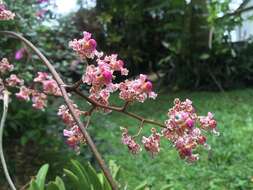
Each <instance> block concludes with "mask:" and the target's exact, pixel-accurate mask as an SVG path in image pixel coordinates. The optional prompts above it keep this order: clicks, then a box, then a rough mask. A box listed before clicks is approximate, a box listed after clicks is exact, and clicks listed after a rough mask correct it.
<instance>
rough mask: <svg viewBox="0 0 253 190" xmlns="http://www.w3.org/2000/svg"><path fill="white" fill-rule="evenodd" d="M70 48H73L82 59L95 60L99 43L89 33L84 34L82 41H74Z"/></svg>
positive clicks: (71, 42) (70, 43)
mask: <svg viewBox="0 0 253 190" xmlns="http://www.w3.org/2000/svg"><path fill="white" fill-rule="evenodd" d="M69 47H71V48H72V49H73V50H74V51H75V52H76V53H77V54H78V55H79V56H80V57H81V58H82V59H84V58H94V56H95V54H96V52H97V51H96V47H97V42H96V41H95V40H94V39H92V38H91V34H90V33H88V32H83V38H82V39H79V40H77V39H74V40H73V41H70V42H69Z"/></svg>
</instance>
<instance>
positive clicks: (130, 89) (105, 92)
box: [69, 32, 156, 112]
mask: <svg viewBox="0 0 253 190" xmlns="http://www.w3.org/2000/svg"><path fill="white" fill-rule="evenodd" d="M83 34H84V36H83V38H82V39H79V40H77V39H75V40H73V41H71V42H70V43H69V45H70V47H71V48H72V49H73V50H74V51H75V52H76V53H77V54H78V55H79V56H80V57H81V58H94V59H95V62H96V63H95V64H91V65H88V66H87V67H86V70H85V73H84V75H83V77H82V80H83V83H85V84H87V85H90V86H91V88H90V95H89V98H91V99H92V100H94V101H96V102H98V103H99V104H102V105H105V106H107V105H109V97H110V94H111V93H112V92H115V91H116V90H118V89H119V90H120V98H121V99H123V100H125V101H127V102H132V101H135V100H137V101H139V102H144V101H145V100H146V99H147V98H153V99H154V98H155V97H156V94H155V93H154V92H153V91H152V83H151V82H150V81H148V80H147V76H146V75H140V76H139V78H138V79H136V80H133V81H130V80H126V81H125V82H121V83H115V82H114V79H115V77H116V75H115V73H118V74H121V75H123V76H127V75H128V70H127V68H125V64H124V62H123V61H122V60H121V59H118V56H117V54H112V55H110V56H103V53H102V52H100V53H98V51H97V50H96V46H97V43H96V41H95V40H94V39H92V38H91V34H90V33H88V32H84V33H83ZM104 111H105V112H108V111H110V110H107V109H104Z"/></svg>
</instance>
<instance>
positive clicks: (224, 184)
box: [90, 89, 253, 190]
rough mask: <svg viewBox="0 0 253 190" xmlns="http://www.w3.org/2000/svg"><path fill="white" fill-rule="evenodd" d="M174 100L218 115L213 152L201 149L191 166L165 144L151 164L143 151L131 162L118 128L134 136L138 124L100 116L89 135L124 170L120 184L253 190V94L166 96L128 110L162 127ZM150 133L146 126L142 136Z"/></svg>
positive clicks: (121, 117) (117, 116) (116, 115)
mask: <svg viewBox="0 0 253 190" xmlns="http://www.w3.org/2000/svg"><path fill="white" fill-rule="evenodd" d="M175 97H179V98H180V99H185V98H189V99H191V100H192V101H193V103H194V105H195V107H196V109H197V111H198V113H200V114H203V115H205V114H206V113H207V112H208V111H211V112H214V113H215V117H216V119H217V121H218V129H219V131H220V134H221V135H220V136H219V137H216V136H209V138H208V142H209V144H210V145H211V147H212V149H211V151H210V152H208V151H207V150H204V149H200V150H199V153H200V160H199V161H198V162H197V163H196V164H192V165H190V164H187V163H186V162H185V161H184V160H181V159H180V158H179V156H178V154H177V152H176V151H175V149H174V148H173V147H172V146H171V145H170V144H169V143H168V142H166V141H162V143H161V144H162V150H161V152H160V154H159V155H158V156H156V157H154V158H152V157H150V155H149V154H148V153H147V152H145V151H142V152H141V153H140V154H139V155H137V156H133V155H131V154H130V153H129V152H128V150H127V148H126V147H125V146H124V145H122V144H121V142H120V139H121V131H120V126H124V127H128V128H129V130H130V132H131V133H132V134H135V133H136V131H137V127H138V126H139V123H138V122H136V121H135V120H132V119H131V118H128V117H126V116H124V115H122V114H120V113H112V114H110V115H108V116H107V117H101V114H96V115H95V116H94V118H93V123H92V125H93V126H92V127H91V128H90V131H91V134H92V136H93V137H94V138H95V140H96V142H97V144H98V149H99V150H101V151H102V152H103V155H104V157H105V159H106V161H107V162H108V161H109V160H115V161H116V163H117V164H118V165H119V166H120V167H121V170H120V173H119V181H120V182H121V183H122V184H124V185H127V186H128V188H129V189H134V187H136V186H137V185H138V184H140V183H141V182H143V181H144V180H146V181H147V182H148V184H149V186H150V187H151V189H155V190H156V189H161V188H162V187H164V186H168V188H167V189H176V190H177V189H179V190H181V189H195V190H198V189H200V190H202V189H212V190H214V189H217V190H223V189H229V190H230V189H253V151H252V144H253V138H252V137H253V121H252V119H253V101H252V97H253V90H250V89H247V90H238V91H231V92H226V93H214V92H178V93H166V92H164V93H162V94H160V95H159V97H158V99H157V100H156V101H147V102H146V103H144V104H135V105H133V106H131V107H130V109H129V110H130V111H133V112H135V113H138V114H140V115H142V116H145V117H147V118H151V119H155V120H159V121H161V122H163V121H164V120H166V118H167V116H166V112H167V110H168V109H169V108H170V107H171V106H172V103H173V99H174V98H175ZM113 99H114V102H115V103H119V102H117V100H116V98H113ZM151 127H152V126H151V125H145V128H144V131H143V133H142V134H143V135H149V134H150V133H149V131H150V128H151Z"/></svg>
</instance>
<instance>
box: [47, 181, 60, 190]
mask: <svg viewBox="0 0 253 190" xmlns="http://www.w3.org/2000/svg"><path fill="white" fill-rule="evenodd" d="M47 190H60V189H59V187H58V185H57V184H56V183H55V182H52V181H51V182H49V184H48V185H47Z"/></svg>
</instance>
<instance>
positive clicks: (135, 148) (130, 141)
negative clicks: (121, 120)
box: [121, 128, 141, 154]
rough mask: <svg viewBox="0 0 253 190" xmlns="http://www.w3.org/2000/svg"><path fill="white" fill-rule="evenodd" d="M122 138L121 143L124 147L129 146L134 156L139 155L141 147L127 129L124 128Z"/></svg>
mask: <svg viewBox="0 0 253 190" xmlns="http://www.w3.org/2000/svg"><path fill="white" fill-rule="evenodd" d="M122 130H123V133H122V138H121V141H122V143H123V144H124V145H127V147H128V149H129V151H130V152H131V153H132V154H137V153H139V152H140V151H141V146H140V145H139V144H137V143H136V142H135V140H134V138H133V137H132V136H130V135H129V134H128V130H127V129H126V128H122Z"/></svg>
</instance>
